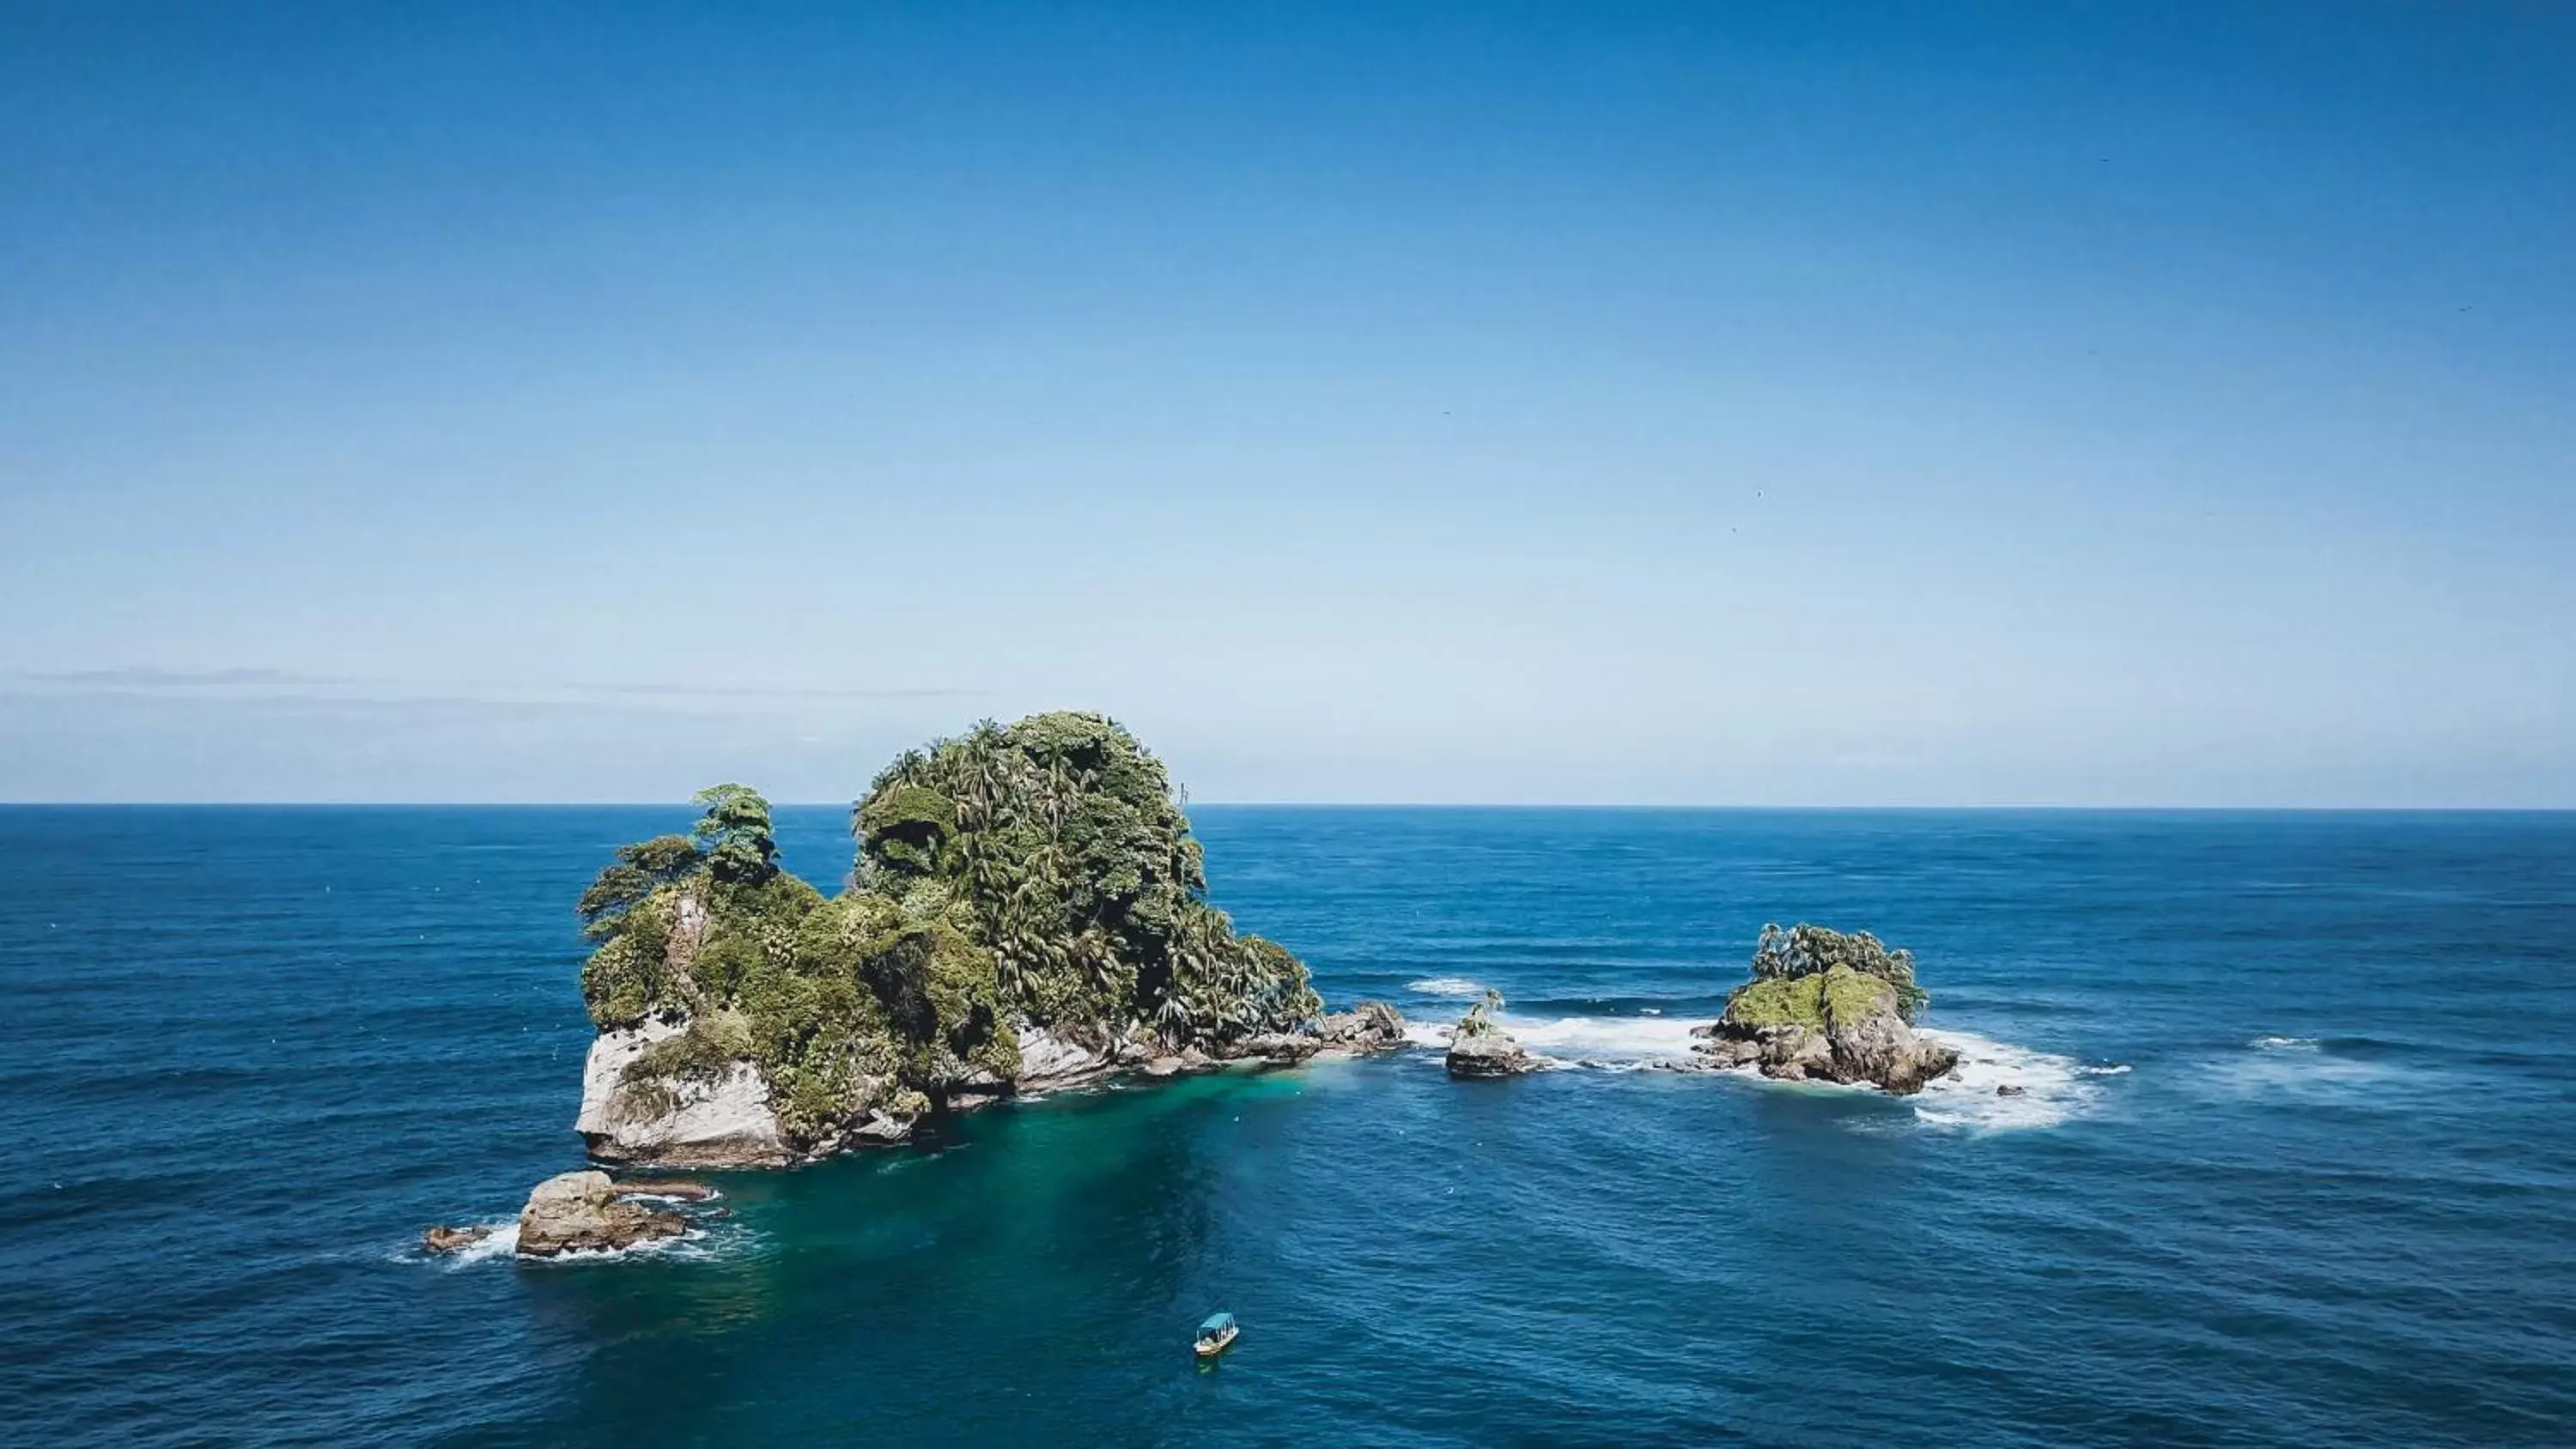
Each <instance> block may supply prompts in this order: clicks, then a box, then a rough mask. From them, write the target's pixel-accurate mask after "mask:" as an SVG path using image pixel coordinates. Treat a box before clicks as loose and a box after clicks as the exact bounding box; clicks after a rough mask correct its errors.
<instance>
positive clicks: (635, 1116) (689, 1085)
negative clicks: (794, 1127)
mask: <svg viewBox="0 0 2576 1449" xmlns="http://www.w3.org/2000/svg"><path fill="white" fill-rule="evenodd" d="M684 1030H685V1027H683V1026H681V1025H679V1024H675V1023H671V1022H665V1021H647V1022H645V1023H644V1024H643V1025H641V1026H633V1027H627V1028H624V1029H622V1030H618V1031H604V1032H601V1033H600V1034H599V1037H598V1039H597V1040H595V1041H593V1042H592V1043H591V1044H590V1056H589V1057H588V1059H587V1060H585V1061H584V1062H583V1064H582V1073H581V1113H580V1115H579V1116H578V1117H577V1118H575V1119H574V1121H573V1129H574V1130H575V1131H577V1132H579V1133H580V1134H581V1136H582V1141H583V1142H584V1143H586V1144H587V1145H588V1146H589V1149H590V1155H591V1156H592V1157H594V1158H596V1159H598V1160H599V1161H602V1162H618V1163H638V1164H646V1165H651V1166H655V1167H784V1166H786V1165H787V1164H789V1163H791V1162H794V1161H796V1160H797V1158H798V1156H799V1154H798V1153H796V1152H795V1151H793V1150H791V1149H790V1148H789V1147H788V1145H787V1142H786V1139H785V1137H784V1135H783V1134H782V1133H780V1131H779V1129H778V1117H777V1114H775V1113H774V1112H772V1111H771V1110H770V1107H769V1082H768V1080H767V1079H766V1078H765V1077H763V1076H762V1075H761V1072H760V1068H759V1067H758V1066H757V1065H755V1064H753V1063H751V1062H749V1061H741V1060H736V1061H732V1062H728V1063H726V1064H725V1065H724V1067H723V1069H722V1070H721V1071H720V1072H717V1073H715V1074H712V1075H703V1074H702V1075H686V1074H683V1075H677V1076H669V1077H660V1076H657V1077H646V1078H638V1077H637V1075H636V1074H635V1073H633V1072H630V1071H629V1070H628V1068H629V1067H631V1066H633V1065H634V1064H635V1061H636V1059H637V1058H639V1057H641V1056H643V1055H644V1053H645V1051H646V1050H647V1049H648V1048H650V1047H652V1046H654V1045H655V1044H656V1043H659V1042H663V1041H667V1040H670V1039H672V1038H674V1037H677V1036H679V1035H680V1034H681V1033H682V1032H683V1031H684Z"/></svg>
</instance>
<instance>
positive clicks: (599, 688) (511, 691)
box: [0, 665, 993, 704]
mask: <svg viewBox="0 0 2576 1449" xmlns="http://www.w3.org/2000/svg"><path fill="white" fill-rule="evenodd" d="M0 680H8V681H14V682H16V683H18V684H21V685H28V686H35V687H36V688H37V689H38V690H39V691H40V692H43V693H48V694H55V695H57V696H59V695H61V694H66V693H70V694H89V693H95V694H151V693H169V694H179V695H188V694H203V693H207V692H218V693H221V692H239V693H240V694H241V695H242V696H243V697H255V698H267V699H281V698H284V697H286V696H287V695H288V694H292V695H294V696H299V697H302V698H304V699H306V700H307V701H308V702H316V703H319V702H324V701H337V702H357V701H359V700H362V699H377V700H385V701H387V702H392V701H424V702H425V701H429V700H445V701H451V702H456V703H491V704H521V703H528V702H532V700H537V699H547V698H551V699H558V700H560V699H564V698H566V697H570V698H571V699H574V700H580V699H600V698H603V697H605V698H626V699H638V700H643V699H653V700H669V701H674V702H687V701H707V702H713V701H733V702H737V703H739V702H743V701H749V700H778V701H799V700H802V701H832V700H837V701H868V700H915V699H978V698H985V697H989V696H990V695H991V694H992V693H993V691H991V690H987V689H964V688H958V687H954V686H947V685H931V686H895V687H888V688H863V687H857V686H828V685H825V686H817V685H762V684H674V683H661V682H650V681H624V680H620V681H599V680H586V681H576V682H569V683H541V682H532V681H526V680H488V679H487V680H434V679H417V680H401V679H388V678H382V677H372V678H371V677H366V676H360V675H346V674H306V673H301V672H298V671H295V670H291V669H267V668H257V667H250V666H241V667H234V668H225V669H165V668H161V667H158V666H153V665H127V666H121V667H118V668H112V669H58V670H10V671H0ZM317 690H318V691H325V693H322V694H319V695H315V694H313V693H312V692H313V691H317ZM343 691H345V693H343Z"/></svg>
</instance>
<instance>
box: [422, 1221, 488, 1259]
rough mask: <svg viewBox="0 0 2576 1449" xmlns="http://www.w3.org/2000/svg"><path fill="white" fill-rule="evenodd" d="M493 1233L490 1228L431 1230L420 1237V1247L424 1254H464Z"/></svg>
mask: <svg viewBox="0 0 2576 1449" xmlns="http://www.w3.org/2000/svg"><path fill="white" fill-rule="evenodd" d="M492 1233H493V1229H491V1228H488V1227H470V1228H431V1229H429V1230H428V1231H426V1232H424V1233H422V1234H421V1235H420V1246H421V1250H422V1251H423V1252H429V1253H462V1252H464V1251H465V1250H466V1249H468V1248H470V1247H473V1246H474V1245H475V1244H476V1243H479V1242H482V1241H483V1240H484V1239H486V1238H488V1237H490V1236H492Z"/></svg>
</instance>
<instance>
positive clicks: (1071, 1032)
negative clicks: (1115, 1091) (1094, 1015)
mask: <svg viewBox="0 0 2576 1449" xmlns="http://www.w3.org/2000/svg"><path fill="white" fill-rule="evenodd" d="M1141 1057H1142V1053H1141V1052H1139V1051H1138V1050H1137V1049H1136V1048H1135V1046H1134V1045H1133V1044H1132V1043H1129V1042H1126V1041H1122V1040H1120V1039H1118V1038H1116V1037H1112V1036H1109V1035H1108V1034H1107V1033H1105V1032H1103V1033H1097V1034H1089V1033H1084V1032H1082V1031H1080V1030H1077V1029H1075V1028H1071V1027H1060V1028H1049V1027H1043V1026H1025V1025H1024V1026H1022V1027H1021V1028H1020V1069H1019V1071H1018V1073H1017V1074H1016V1075H1014V1076H1013V1077H1012V1079H1011V1080H1012V1084H1013V1085H1014V1086H1016V1087H1017V1088H1018V1089H1019V1090H1020V1091H1023V1092H1033V1091H1045V1090H1048V1089H1051V1088H1057V1087H1081V1086H1088V1085H1090V1084H1091V1083H1093V1082H1097V1081H1099V1080H1101V1079H1102V1078H1104V1077H1107V1076H1108V1075H1109V1074H1110V1073H1112V1072H1114V1071H1116V1070H1118V1069H1119V1067H1121V1066H1123V1065H1126V1064H1128V1063H1131V1062H1135V1061H1138V1060H1140V1059H1141Z"/></svg>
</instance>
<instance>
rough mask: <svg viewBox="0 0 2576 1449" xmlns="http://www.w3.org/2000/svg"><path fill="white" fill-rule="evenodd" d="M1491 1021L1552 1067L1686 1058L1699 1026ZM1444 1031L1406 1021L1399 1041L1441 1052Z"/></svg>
mask: <svg viewBox="0 0 2576 1449" xmlns="http://www.w3.org/2000/svg"><path fill="white" fill-rule="evenodd" d="M1494 1022H1495V1024H1496V1025H1498V1026H1500V1027H1501V1028H1502V1029H1503V1030H1505V1031H1507V1032H1510V1033H1511V1034H1512V1037H1513V1039H1514V1040H1517V1041H1518V1042H1519V1043H1520V1044H1521V1045H1522V1046H1525V1047H1527V1048H1529V1049H1530V1050H1531V1051H1532V1052H1535V1053H1537V1054H1538V1055H1540V1056H1543V1057H1545V1058H1547V1059H1548V1060H1549V1061H1550V1062H1551V1063H1553V1064H1555V1065H1557V1066H1560V1067H1602V1068H1608V1069H1611V1070H1634V1069H1635V1068H1638V1067H1646V1066H1652V1065H1654V1064H1655V1063H1657V1062H1670V1061H1678V1060H1681V1059H1683V1058H1686V1057H1688V1056H1689V1055H1690V1054H1691V1046H1692V1042H1691V1028H1692V1027H1695V1026H1699V1025H1701V1024H1702V1023H1700V1022H1696V1021H1691V1020H1688V1019H1681V1020H1676V1019H1673V1018H1669V1017H1662V1016H1514V1015H1512V1014H1511V1013H1509V1012H1503V1013H1500V1014H1498V1015H1496V1016H1495V1018H1494ZM1449 1032H1450V1024H1449V1023H1447V1022H1435V1021H1409V1022H1406V1023H1405V1027H1404V1039H1405V1040H1406V1041H1409V1042H1411V1043H1413V1044H1414V1045H1415V1046H1419V1047H1431V1048H1434V1049H1440V1050H1445V1049H1446V1048H1447V1047H1448V1045H1449Z"/></svg>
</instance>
